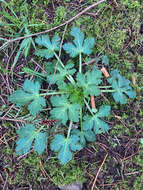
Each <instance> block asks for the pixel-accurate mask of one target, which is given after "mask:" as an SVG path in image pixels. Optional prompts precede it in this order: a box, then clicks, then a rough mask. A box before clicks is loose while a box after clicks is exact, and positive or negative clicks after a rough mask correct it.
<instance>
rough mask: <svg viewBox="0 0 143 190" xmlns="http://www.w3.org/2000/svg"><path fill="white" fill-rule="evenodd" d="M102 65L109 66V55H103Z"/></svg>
mask: <svg viewBox="0 0 143 190" xmlns="http://www.w3.org/2000/svg"><path fill="white" fill-rule="evenodd" d="M102 64H103V65H109V59H108V57H107V55H102Z"/></svg>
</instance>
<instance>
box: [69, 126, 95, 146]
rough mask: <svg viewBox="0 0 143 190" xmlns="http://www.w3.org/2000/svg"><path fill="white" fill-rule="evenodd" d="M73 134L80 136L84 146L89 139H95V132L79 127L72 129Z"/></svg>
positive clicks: (90, 140)
mask: <svg viewBox="0 0 143 190" xmlns="http://www.w3.org/2000/svg"><path fill="white" fill-rule="evenodd" d="M72 134H75V135H77V136H78V137H79V139H80V144H81V145H82V147H84V146H85V144H86V141H88V142H93V141H95V134H94V133H93V131H92V130H87V131H84V130H82V131H80V130H79V129H74V130H72Z"/></svg>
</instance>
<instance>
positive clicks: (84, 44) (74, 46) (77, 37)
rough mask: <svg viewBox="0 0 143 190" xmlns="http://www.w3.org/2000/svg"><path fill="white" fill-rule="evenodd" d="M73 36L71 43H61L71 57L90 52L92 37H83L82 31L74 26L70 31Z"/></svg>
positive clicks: (92, 45) (92, 43)
mask: <svg viewBox="0 0 143 190" xmlns="http://www.w3.org/2000/svg"><path fill="white" fill-rule="evenodd" d="M70 34H71V35H72V36H73V37H74V40H73V43H66V44H64V45H63V49H64V50H65V51H66V53H68V54H69V55H70V56H71V57H76V56H77V55H79V54H80V53H84V54H86V55H89V54H91V53H92V48H93V47H94V44H95V41H94V38H86V39H84V33H83V32H81V31H80V29H79V28H77V27H74V28H73V29H72V31H71V33H70Z"/></svg>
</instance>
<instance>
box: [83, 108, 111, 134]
mask: <svg viewBox="0 0 143 190" xmlns="http://www.w3.org/2000/svg"><path fill="white" fill-rule="evenodd" d="M109 114H110V106H101V107H100V108H99V111H98V112H97V113H96V114H94V115H92V116H89V115H85V116H84V120H85V121H84V122H83V129H84V130H91V129H93V130H94V132H95V134H101V133H105V132H106V131H108V130H109V126H108V124H107V123H105V122H104V121H103V120H101V119H100V118H102V117H106V116H108V115H109Z"/></svg>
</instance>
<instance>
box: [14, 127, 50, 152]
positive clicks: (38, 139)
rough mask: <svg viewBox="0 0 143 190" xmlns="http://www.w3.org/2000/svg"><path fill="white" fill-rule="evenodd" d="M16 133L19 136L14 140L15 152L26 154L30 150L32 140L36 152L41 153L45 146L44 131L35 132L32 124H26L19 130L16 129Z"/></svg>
mask: <svg viewBox="0 0 143 190" xmlns="http://www.w3.org/2000/svg"><path fill="white" fill-rule="evenodd" d="M17 134H18V135H19V138H18V140H17V142H16V144H17V146H16V154H17V155H21V154H26V153H27V152H29V151H30V148H31V145H32V143H33V142H34V150H35V151H37V152H38V154H42V153H43V151H44V150H45V148H46V144H47V137H46V133H42V132H37V130H36V128H35V127H34V125H31V124H27V125H25V126H22V127H21V128H20V129H19V130H17Z"/></svg>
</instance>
